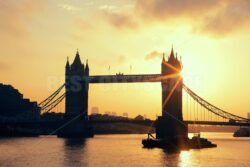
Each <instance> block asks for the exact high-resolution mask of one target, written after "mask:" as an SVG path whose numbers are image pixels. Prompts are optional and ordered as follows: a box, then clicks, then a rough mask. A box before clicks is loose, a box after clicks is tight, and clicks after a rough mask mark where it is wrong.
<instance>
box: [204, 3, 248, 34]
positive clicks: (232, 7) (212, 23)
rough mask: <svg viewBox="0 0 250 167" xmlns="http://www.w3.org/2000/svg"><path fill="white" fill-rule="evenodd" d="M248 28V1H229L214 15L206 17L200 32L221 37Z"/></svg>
mask: <svg viewBox="0 0 250 167" xmlns="http://www.w3.org/2000/svg"><path fill="white" fill-rule="evenodd" d="M246 28H250V1H249V0H237V1H234V0H230V1H228V3H225V4H224V6H223V7H222V8H221V9H220V10H218V11H217V13H215V14H214V15H210V16H208V17H206V18H205V19H204V21H203V23H202V25H201V27H200V29H201V31H202V32H206V33H210V34H212V35H216V36H221V35H226V34H229V33H233V32H236V31H239V30H241V29H246Z"/></svg>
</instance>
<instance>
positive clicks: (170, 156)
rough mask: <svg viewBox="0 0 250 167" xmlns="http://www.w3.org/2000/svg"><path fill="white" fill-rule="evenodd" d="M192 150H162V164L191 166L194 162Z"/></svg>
mask: <svg viewBox="0 0 250 167" xmlns="http://www.w3.org/2000/svg"><path fill="white" fill-rule="evenodd" d="M191 155H192V154H191V151H190V150H167V149H166V150H162V152H161V162H162V166H180V167H184V166H190V165H191V164H192V157H191Z"/></svg>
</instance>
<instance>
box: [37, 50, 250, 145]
mask: <svg viewBox="0 0 250 167" xmlns="http://www.w3.org/2000/svg"><path fill="white" fill-rule="evenodd" d="M181 70H182V62H181V60H180V59H179V58H178V56H177V55H175V54H174V51H173V48H172V50H171V53H170V55H169V57H168V58H167V60H166V59H165V55H163V59H162V63H161V73H160V74H137V75H124V74H120V73H119V74H116V75H95V76H90V75H89V71H90V68H89V65H88V62H86V64H85V65H84V64H83V63H82V62H81V59H80V55H79V52H78V51H77V53H76V56H75V59H74V61H73V63H72V64H71V65H70V63H69V60H67V63H66V67H65V83H64V84H63V85H62V86H61V87H60V88H59V89H58V90H56V91H55V92H54V93H53V94H52V95H50V96H49V97H48V98H46V99H45V100H44V101H42V102H41V103H40V107H41V109H42V111H44V112H49V111H51V110H52V109H53V108H54V107H55V106H57V105H58V104H59V103H60V102H61V101H62V100H63V99H64V98H65V122H69V124H67V126H65V127H63V128H62V129H61V130H60V132H59V136H64V137H67V136H68V137H72V136H85V137H87V136H91V135H92V134H91V126H90V125H91V123H90V120H89V119H88V90H89V84H100V83H138V82H144V83H146V82H152V83H153V82H160V83H161V87H162V92H161V94H162V114H161V116H159V117H158V119H157V121H156V122H155V123H154V126H155V128H156V137H157V138H158V139H168V140H170V141H175V142H181V141H183V140H185V139H186V138H187V134H188V128H187V127H188V124H204V125H223V126H227V125H232V126H250V120H248V119H246V118H243V117H240V116H237V115H235V114H232V113H229V112H226V111H224V110H222V109H220V108H218V107H216V106H214V105H212V104H211V103H209V102H207V101H206V100H204V99H203V98H201V97H200V96H198V95H197V94H196V93H194V92H193V91H192V90H191V89H189V88H188V86H186V85H185V84H184V83H183V78H182V76H181V75H180V72H181ZM64 87H65V93H63V94H61V95H59V94H60V92H62V90H63V88H64ZM183 90H184V91H183ZM183 92H184V93H186V94H187V95H188V96H189V98H191V99H192V100H193V101H194V102H195V104H196V105H199V106H200V108H203V109H202V110H199V111H198V110H197V107H196V109H195V107H193V108H194V109H193V110H192V111H189V112H191V113H196V112H197V113H198V114H197V115H196V116H194V117H193V120H191V119H190V118H188V119H186V120H184V116H183ZM186 105H190V104H186ZM204 110H205V111H206V112H208V113H209V114H210V115H209V114H208V115H206V114H205V113H203V111H204ZM199 115H201V116H202V119H200V117H199ZM211 115H213V116H215V117H218V118H221V119H223V121H215V120H211V119H209V117H211ZM203 116H204V117H203ZM205 116H206V117H205ZM147 123H148V122H147Z"/></svg>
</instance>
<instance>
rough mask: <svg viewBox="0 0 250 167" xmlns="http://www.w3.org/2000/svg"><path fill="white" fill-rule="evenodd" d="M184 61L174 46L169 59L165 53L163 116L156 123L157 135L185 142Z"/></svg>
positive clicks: (168, 139)
mask: <svg viewBox="0 0 250 167" xmlns="http://www.w3.org/2000/svg"><path fill="white" fill-rule="evenodd" d="M181 70H182V63H181V61H180V60H179V59H178V57H177V54H176V55H174V50H173V48H172V50H171V53H170V56H169V58H168V60H167V61H166V60H165V57H164V55H163V59H162V65H161V73H162V75H163V77H164V78H165V80H163V81H162V83H161V85H162V116H159V117H158V120H157V123H156V137H157V138H158V139H165V140H167V141H170V142H172V143H175V144H177V143H183V142H185V141H186V139H187V131H188V129H187V125H185V124H184V122H183V115H182V84H183V81H182V77H181V75H180V72H181Z"/></svg>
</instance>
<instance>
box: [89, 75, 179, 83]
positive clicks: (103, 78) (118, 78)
mask: <svg viewBox="0 0 250 167" xmlns="http://www.w3.org/2000/svg"><path fill="white" fill-rule="evenodd" d="M173 77H174V76H173ZM175 77H176V76H175ZM161 80H162V75H161V74H141V75H123V74H117V75H96V76H89V77H88V82H89V83H133V82H160V81H161Z"/></svg>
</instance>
